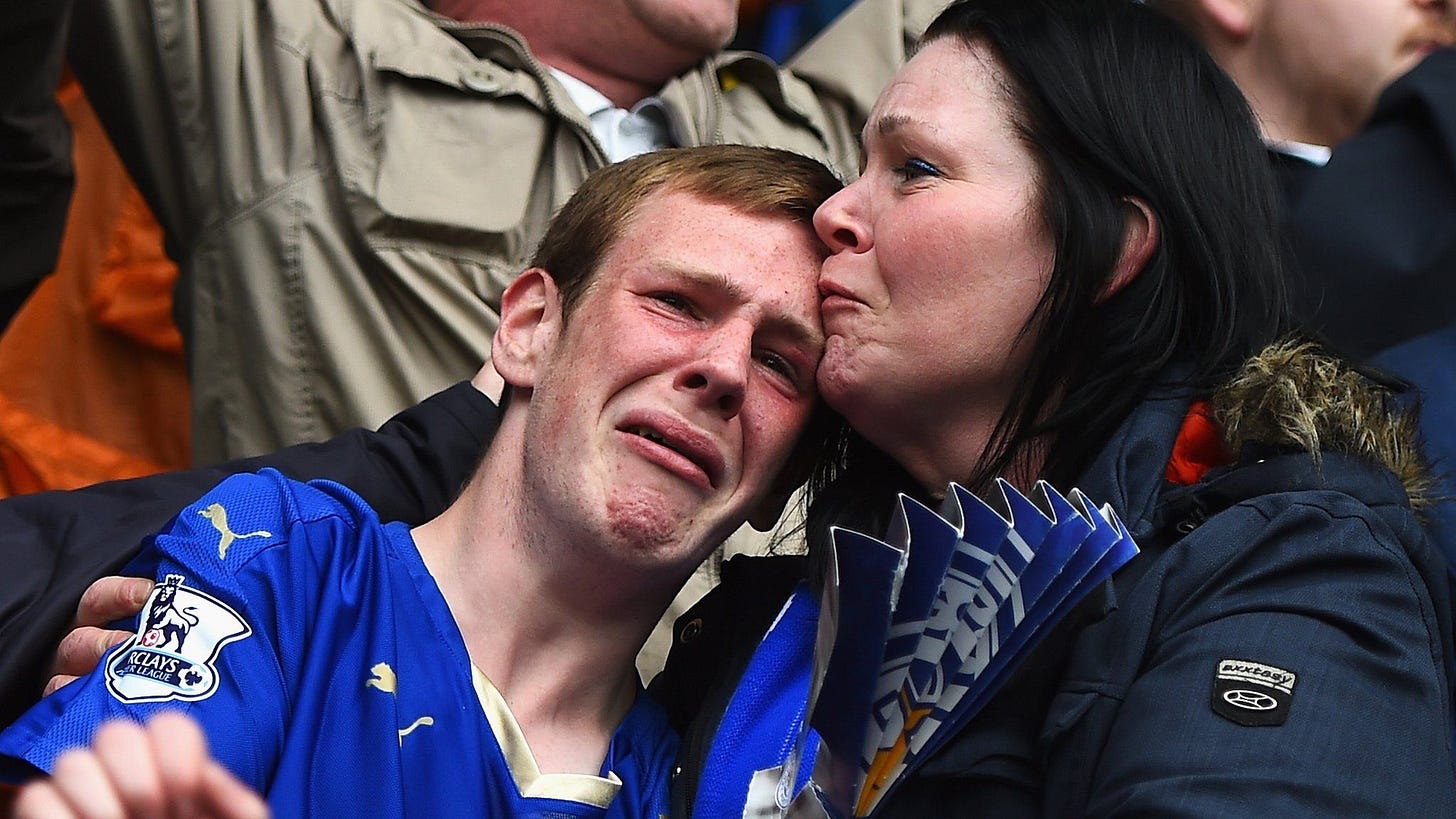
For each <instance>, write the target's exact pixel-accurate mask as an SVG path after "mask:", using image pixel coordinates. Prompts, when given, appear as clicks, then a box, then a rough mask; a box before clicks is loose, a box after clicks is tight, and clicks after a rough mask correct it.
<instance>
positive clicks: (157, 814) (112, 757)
mask: <svg viewBox="0 0 1456 819" xmlns="http://www.w3.org/2000/svg"><path fill="white" fill-rule="evenodd" d="M267 815H268V807H267V805H266V804H264V802H263V800H262V799H261V798H260V797H259V796H258V795H257V794H255V793H253V792H252V791H251V790H249V789H248V788H247V786H245V785H243V784H242V783H241V782H239V781H238V780H237V779H235V778H234V777H233V775H232V774H230V773H228V772H227V771H226V770H224V769H223V767H222V766H221V765H219V764H218V763H217V762H216V761H215V760H213V759H212V758H211V757H209V756H208V755H207V741H206V740H205V739H204V738H203V736H202V730H201V729H200V728H198V727H197V723H195V722H193V721H192V720H191V719H188V718H187V717H185V716H183V715H182V714H180V713H177V712H170V711H169V712H164V713H161V714H158V715H157V716H155V717H153V718H152V720H151V722H149V723H147V725H146V727H145V728H143V727H141V726H138V725H135V724H133V723H130V722H108V723H106V724H105V725H103V726H101V728H100V729H99V730H98V731H97V732H96V736H95V737H93V738H92V741H91V747H90V748H89V749H81V750H74V751H68V752H67V753H65V754H63V755H62V756H61V757H60V759H58V760H56V765H55V770H54V772H53V774H52V776H51V778H50V779H47V780H41V781H37V782H34V783H32V784H30V785H28V786H26V787H25V788H24V789H23V790H21V792H20V797H19V799H17V800H16V803H15V816H17V817H22V819H32V817H61V818H62V819H64V818H66V817H85V818H86V819H111V818H112V817H118V819H119V817H137V818H138V819H153V818H156V819H161V818H162V817H169V816H173V817H188V818H189V819H190V817H194V816H209V817H217V818H218V819H260V818H261V817H266V816H267Z"/></svg>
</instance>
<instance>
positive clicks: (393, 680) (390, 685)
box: [364, 663, 435, 748]
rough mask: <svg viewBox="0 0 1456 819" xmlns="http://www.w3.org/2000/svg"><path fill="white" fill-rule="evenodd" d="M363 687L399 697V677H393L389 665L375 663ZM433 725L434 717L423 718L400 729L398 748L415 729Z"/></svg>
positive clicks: (392, 671) (392, 670) (393, 674)
mask: <svg viewBox="0 0 1456 819" xmlns="http://www.w3.org/2000/svg"><path fill="white" fill-rule="evenodd" d="M364 687H365V688H376V689H378V690H380V691H383V692H384V693H386V694H390V695H393V696H399V677H398V676H396V675H395V673H394V669H393V668H390V667H389V663H375V664H374V665H373V666H372V667H371V668H370V669H369V679H367V680H365V681H364ZM434 724H435V718H434V717H431V716H424V717H420V718H419V719H416V720H415V721H414V722H411V723H410V724H409V726H408V727H405V728H400V729H399V730H398V732H397V733H398V734H399V745H400V747H401V748H402V747H404V738H405V737H407V736H409V735H410V734H412V733H414V732H415V729H416V728H422V727H424V726H426V725H434Z"/></svg>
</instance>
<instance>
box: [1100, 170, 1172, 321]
mask: <svg viewBox="0 0 1456 819" xmlns="http://www.w3.org/2000/svg"><path fill="white" fill-rule="evenodd" d="M1122 205H1123V213H1124V214H1125V215H1124V216H1123V220H1122V252H1120V253H1119V254H1118V256H1117V267H1116V269H1114V270H1113V272H1112V278H1111V279H1109V280H1108V281H1107V284H1106V286H1104V287H1103V288H1102V292H1101V293H1099V294H1097V303H1098V304H1101V303H1102V302H1104V301H1106V300H1107V299H1110V298H1112V297H1113V296H1115V295H1117V294H1118V292H1120V291H1121V290H1122V288H1124V287H1127V286H1128V285H1129V284H1131V283H1132V281H1133V279H1136V278H1137V277H1138V274H1140V273H1142V272H1143V268H1144V267H1146V266H1147V264H1148V259H1151V258H1152V257H1153V251H1155V250H1157V249H1158V241H1159V240H1160V239H1161V236H1160V234H1159V232H1158V217H1157V216H1155V215H1153V209H1152V208H1150V207H1148V203H1147V202H1144V201H1143V200H1142V199H1140V198H1138V197H1136V196H1124V197H1123V198H1122Z"/></svg>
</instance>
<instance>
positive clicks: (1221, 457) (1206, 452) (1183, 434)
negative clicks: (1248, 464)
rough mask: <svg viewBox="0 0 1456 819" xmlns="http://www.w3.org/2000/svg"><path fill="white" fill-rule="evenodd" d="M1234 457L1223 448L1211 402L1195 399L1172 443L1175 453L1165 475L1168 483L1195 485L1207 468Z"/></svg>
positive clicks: (1201, 478) (1226, 461) (1222, 463)
mask: <svg viewBox="0 0 1456 819" xmlns="http://www.w3.org/2000/svg"><path fill="white" fill-rule="evenodd" d="M1232 460H1233V459H1232V458H1231V457H1230V456H1229V454H1228V452H1226V451H1225V450H1224V448H1223V437H1222V436H1221V435H1220V434H1219V430H1218V425H1217V424H1216V423H1214V421H1213V417H1212V416H1211V415H1210V414H1209V407H1208V402H1207V401H1194V402H1193V406H1191V407H1189V408H1188V415H1187V416H1185V417H1184V418H1183V427H1182V428H1181V429H1179V430H1178V439H1177V440H1175V441H1174V442H1173V455H1172V457H1170V458H1169V459H1168V471H1167V472H1166V473H1165V474H1164V477H1165V478H1167V480H1168V482H1169V483H1174V484H1178V485H1179V486H1192V485H1193V484H1195V483H1198V482H1199V481H1201V480H1203V476H1204V475H1205V474H1207V472H1208V470H1210V469H1212V468H1214V467H1215V466H1223V465H1225V464H1227V463H1229V462H1230V461H1232Z"/></svg>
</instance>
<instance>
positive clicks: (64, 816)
mask: <svg viewBox="0 0 1456 819" xmlns="http://www.w3.org/2000/svg"><path fill="white" fill-rule="evenodd" d="M11 815H12V816H14V817H15V819H71V817H74V816H75V815H76V813H75V811H72V810H71V806H70V805H67V804H66V800H65V798H64V797H62V796H61V792H60V791H59V790H57V789H56V787H55V786H54V785H52V784H51V782H50V780H48V779H47V780H43V781H40V782H36V783H34V784H31V785H27V786H26V787H25V788H23V789H21V791H20V796H19V797H17V798H16V800H15V812H14V813H13V814H11Z"/></svg>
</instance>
